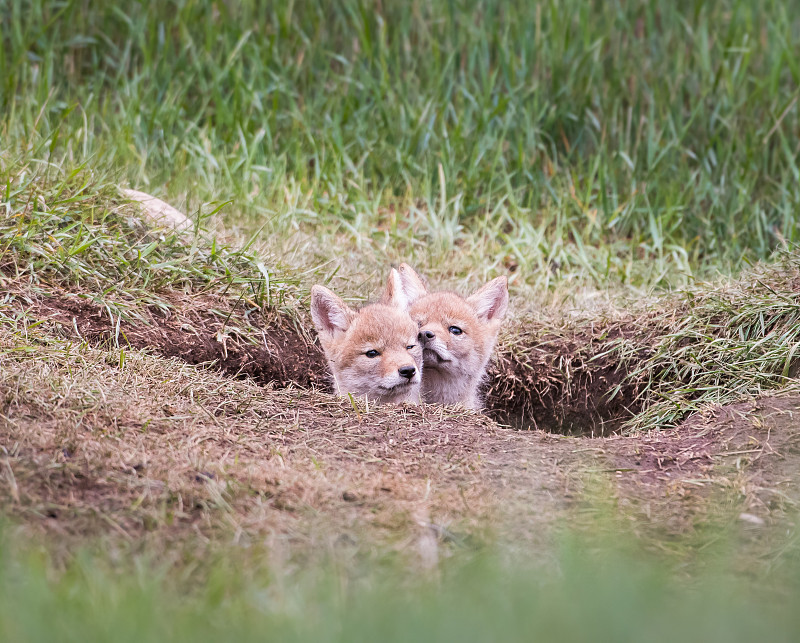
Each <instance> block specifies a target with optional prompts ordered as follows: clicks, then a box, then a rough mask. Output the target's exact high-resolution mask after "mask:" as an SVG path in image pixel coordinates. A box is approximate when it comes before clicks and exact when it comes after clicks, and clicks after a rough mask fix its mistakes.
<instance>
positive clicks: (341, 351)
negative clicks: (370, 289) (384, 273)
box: [311, 269, 422, 404]
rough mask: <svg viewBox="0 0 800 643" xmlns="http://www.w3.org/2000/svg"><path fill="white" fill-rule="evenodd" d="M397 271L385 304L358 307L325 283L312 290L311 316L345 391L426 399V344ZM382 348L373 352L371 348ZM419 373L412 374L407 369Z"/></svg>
mask: <svg viewBox="0 0 800 643" xmlns="http://www.w3.org/2000/svg"><path fill="white" fill-rule="evenodd" d="M407 304H408V302H407V300H405V299H404V294H403V291H402V289H401V287H400V278H399V274H398V273H397V271H396V270H394V269H393V270H392V272H391V274H390V275H389V281H388V283H387V286H386V292H385V293H384V296H383V298H382V300H381V303H379V304H371V305H368V306H365V307H363V308H361V309H360V310H358V311H356V310H353V309H352V308H350V307H349V306H347V304H345V303H344V302H343V301H342V300H341V299H340V298H339V297H337V296H336V295H335V294H333V293H332V292H331V291H330V290H328V289H327V288H325V287H324V286H314V287H313V288H312V289H311V316H312V318H313V319H314V325H315V326H316V328H317V332H318V333H319V338H320V343H321V344H322V349H323V351H325V357H327V359H328V364H329V366H330V369H331V373H333V380H334V386H335V388H336V392H337V393H338V394H339V395H347V394H348V393H352V394H353V395H356V396H358V397H365V398H367V399H368V400H370V401H373V400H374V401H377V402H411V403H414V404H417V403H419V402H420V383H421V379H422V346H421V345H420V344H419V342H418V341H417V325H416V323H414V321H413V320H412V319H411V317H410V316H409V314H408V312H407ZM372 350H374V351H377V352H378V353H379V354H378V355H377V356H375V357H368V356H367V353H368V352H369V351H372ZM411 368H413V369H414V372H413V375H412V376H411V377H405V376H403V372H406V373H410V370H409V369H411Z"/></svg>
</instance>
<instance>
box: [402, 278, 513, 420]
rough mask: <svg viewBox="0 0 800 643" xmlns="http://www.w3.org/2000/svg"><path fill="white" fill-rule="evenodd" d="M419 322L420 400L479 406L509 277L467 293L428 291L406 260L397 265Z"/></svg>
mask: <svg viewBox="0 0 800 643" xmlns="http://www.w3.org/2000/svg"><path fill="white" fill-rule="evenodd" d="M398 272H399V275H400V284H401V286H402V288H403V292H404V294H405V297H406V299H408V301H409V302H410V308H409V313H410V314H411V317H412V318H413V319H414V321H416V322H417V324H418V325H419V342H420V344H422V348H423V351H422V356H423V365H424V369H425V370H424V373H423V377H422V399H423V400H424V401H425V402H438V403H440V404H461V405H463V406H465V407H467V408H471V409H478V408H480V407H481V399H480V396H479V394H478V388H479V386H480V383H481V380H483V377H484V374H485V373H486V365H487V364H488V363H489V358H490V357H491V355H492V350H493V349H494V344H495V341H496V340H497V333H498V332H499V330H500V324H501V322H502V320H503V316H504V315H505V314H506V310H507V309H508V280H507V279H506V278H505V277H497V278H496V279H493V280H492V281H490V282H489V283H488V284H486V285H485V286H483V287H482V288H480V289H479V290H477V291H476V292H475V293H474V294H472V295H470V296H469V297H467V298H464V297H462V296H461V295H457V294H456V293H454V292H434V293H429V292H428V289H427V288H426V287H425V284H424V283H423V281H422V279H421V278H420V276H419V275H418V274H417V273H416V272H414V270H413V268H411V266H409V265H408V264H405V263H404V264H401V265H400V268H399V269H398Z"/></svg>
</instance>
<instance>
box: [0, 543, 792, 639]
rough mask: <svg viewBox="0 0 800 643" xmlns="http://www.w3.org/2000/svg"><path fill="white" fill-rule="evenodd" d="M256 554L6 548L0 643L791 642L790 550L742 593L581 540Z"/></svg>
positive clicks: (625, 550) (702, 575)
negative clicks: (359, 565) (431, 552)
mask: <svg viewBox="0 0 800 643" xmlns="http://www.w3.org/2000/svg"><path fill="white" fill-rule="evenodd" d="M718 553H719V552H718ZM118 554H119V552H118ZM254 558H257V557H256V556H255V554H254V552H253V551H249V552H245V551H242V550H237V549H235V548H233V549H231V550H229V551H228V553H227V554H226V555H225V557H223V558H220V559H216V560H214V561H193V562H192V563H190V564H187V565H184V566H181V567H179V568H177V569H175V568H172V569H167V568H163V567H159V566H158V565H154V564H152V563H148V562H147V560H146V557H144V556H138V557H137V556H133V557H132V558H127V557H126V558H125V560H124V562H123V563H120V561H117V562H116V563H114V564H109V560H108V559H107V558H104V557H101V558H99V559H98V558H96V557H92V556H90V555H78V556H77V557H75V558H74V559H73V560H72V561H71V562H69V563H67V564H66V566H64V567H61V568H59V569H58V570H56V569H55V567H54V565H53V563H52V562H51V561H49V560H48V558H47V557H46V556H45V555H42V554H36V553H34V552H32V551H30V549H28V550H25V549H23V550H22V551H20V549H19V548H15V547H12V546H10V545H9V543H8V541H6V543H5V544H4V546H3V552H2V558H0V561H1V562H0V637H2V638H3V640H7V641H16V642H20V643H22V642H27V641H53V640H59V641H115V642H122V641H131V642H133V641H135V642H137V643H138V642H140V641H151V640H152V641H156V640H162V641H163V640H169V641H218V640H228V641H250V640H252V641H256V640H258V641H264V640H275V641H342V642H350V641H538V640H547V641H616V642H621V641H703V642H706V643H708V642H713V641H721V642H722V641H724V642H727V643H730V642H734V641H756V640H761V641H795V640H797V637H798V635H800V615H798V613H797V610H796V605H797V600H798V598H800V574H799V573H798V572H800V561H798V557H797V550H796V546H794V548H792V549H791V550H789V551H784V552H783V553H782V554H781V556H780V560H778V561H776V563H775V564H774V565H773V569H774V570H779V571H778V572H773V574H772V576H771V577H763V576H758V577H757V578H755V579H751V582H750V583H742V582H741V575H740V576H738V577H736V578H735V577H733V576H731V575H730V573H729V572H730V570H729V569H727V568H726V567H725V565H724V564H722V563H721V562H720V559H719V557H718V556H715V555H714V554H713V553H711V552H705V553H704V554H703V555H702V558H704V559H706V560H707V561H709V560H710V561H711V564H710V565H706V566H702V565H699V564H698V566H697V567H694V566H692V567H691V568H685V569H683V570H682V571H681V573H680V574H676V573H675V570H674V569H672V570H670V569H668V567H667V566H666V564H665V563H664V561H663V560H659V559H657V558H654V557H653V556H652V555H650V554H644V553H643V552H642V551H640V550H637V549H635V548H633V547H632V546H627V545H621V544H619V542H617V543H616V544H613V545H611V544H609V542H606V543H605V544H603V545H600V544H599V543H598V542H596V539H595V540H594V541H592V540H591V539H585V538H578V537H572V538H568V539H567V540H566V544H565V545H564V546H563V547H562V548H561V550H560V551H558V552H556V553H555V554H554V556H552V557H549V558H550V560H549V561H548V562H547V564H546V565H544V566H543V565H542V564H541V560H540V561H539V563H538V564H534V563H533V562H532V561H530V560H525V559H524V557H523V558H522V559H517V560H514V561H513V562H512V561H510V560H508V558H506V557H503V556H494V555H492V554H488V553H482V554H473V555H468V556H466V557H465V556H463V555H462V556H459V557H457V558H454V559H451V560H450V561H448V562H447V563H445V564H444V565H443V566H442V568H441V571H440V573H439V574H433V573H432V574H431V575H430V576H427V577H426V576H424V575H423V576H418V575H417V574H415V573H412V572H410V571H409V570H408V569H402V568H397V566H396V565H393V564H392V563H387V565H386V566H384V567H382V568H371V569H370V570H369V571H366V570H362V572H363V573H361V574H354V573H353V569H352V568H351V569H349V570H348V571H347V572H344V571H343V570H342V569H340V568H339V569H337V568H336V567H335V566H331V567H328V568H327V569H324V570H322V569H317V570H305V571H302V572H294V573H291V574H287V572H286V571H285V570H281V571H280V572H278V574H277V575H275V574H273V573H272V570H271V569H269V567H268V566H267V565H265V564H263V563H256V564H253V559H254ZM698 569H701V570H703V571H700V572H698V571H697V570H698ZM199 577H202V578H203V580H202V581H198V578H199ZM732 580H733V581H734V582H731V581H732Z"/></svg>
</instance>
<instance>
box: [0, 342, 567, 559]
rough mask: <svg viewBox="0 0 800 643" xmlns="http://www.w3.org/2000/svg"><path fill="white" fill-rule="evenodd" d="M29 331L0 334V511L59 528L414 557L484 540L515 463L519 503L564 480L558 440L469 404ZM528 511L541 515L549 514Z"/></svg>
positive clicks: (66, 533) (548, 515)
mask: <svg viewBox="0 0 800 643" xmlns="http://www.w3.org/2000/svg"><path fill="white" fill-rule="evenodd" d="M37 330H38V329H34V330H30V331H29V335H28V339H27V340H25V339H23V338H22V337H21V336H20V335H19V334H15V333H13V332H12V331H10V330H9V329H8V328H3V329H2V330H0V400H2V410H0V413H2V416H0V427H2V428H0V432H1V433H2V443H3V446H4V451H5V456H4V460H3V481H4V486H5V487H6V489H7V491H8V493H7V495H6V496H5V497H6V504H7V510H10V511H11V513H12V515H15V516H16V517H17V518H19V519H22V520H24V521H25V522H26V523H28V524H30V525H34V526H36V528H37V529H43V530H45V531H48V532H50V531H52V532H55V533H58V534H60V535H61V536H62V537H64V538H65V539H67V540H69V538H70V537H74V539H81V538H85V537H86V536H87V535H89V534H93V533H94V534H98V533H107V532H111V533H112V534H113V533H116V534H117V535H118V536H120V537H122V538H124V539H126V540H133V539H135V540H139V539H141V540H142V542H147V541H149V542H151V543H152V542H162V541H169V540H171V539H173V540H174V539H177V540H181V539H183V538H185V536H186V535H187V534H191V535H192V537H194V536H198V535H199V536H201V538H200V539H198V543H203V542H204V541H206V539H212V540H213V539H217V540H218V539H220V538H223V539H232V540H233V541H234V542H251V541H254V540H255V541H261V540H263V539H264V538H266V539H268V540H269V541H270V543H271V545H272V548H273V550H274V551H276V552H280V551H285V552H290V553H296V551H301V552H302V553H304V554H305V555H307V554H310V553H313V552H321V553H331V552H332V551H335V550H336V548H337V547H338V546H340V545H344V546H345V548H346V549H348V548H349V549H352V548H353V547H356V548H357V549H360V548H364V549H365V550H367V551H368V550H370V548H371V547H372V546H373V545H374V543H376V542H379V543H384V545H389V546H394V547H397V548H398V549H399V550H401V551H411V552H416V551H417V549H418V548H419V547H420V546H421V545H420V543H421V542H422V543H424V542H425V541H426V539H429V537H430V534H434V535H436V536H437V537H438V538H439V540H440V541H441V542H442V543H445V542H451V543H460V542H461V539H462V536H459V535H458V534H464V533H466V532H469V533H470V534H472V537H473V538H474V537H478V539H479V540H480V539H481V538H482V536H481V534H486V529H487V525H489V524H491V523H492V518H493V517H496V516H497V515H498V512H502V509H501V508H500V507H501V503H500V502H499V501H498V494H499V493H501V490H502V488H503V487H504V486H505V485H506V484H508V483H513V481H514V480H515V479H518V478H519V476H520V475H522V476H530V480H531V482H533V483H534V486H533V488H532V489H531V490H530V492H529V493H528V494H527V498H528V500H531V499H532V498H535V497H537V496H539V495H542V494H543V490H542V488H541V487H542V486H544V487H545V489H546V488H549V487H553V488H555V487H557V486H558V482H557V481H558V479H560V478H561V476H562V474H561V473H560V472H559V471H557V470H556V468H555V467H554V466H553V457H554V453H553V449H556V450H557V451H560V450H561V449H558V445H559V443H558V442H557V441H555V442H552V440H554V439H550V438H547V437H545V436H542V435H530V436H529V437H528V439H525V440H522V441H521V440H519V435H518V434H516V433H515V432H513V431H510V430H508V429H504V428H501V427H498V426H497V425H495V424H494V423H492V422H491V421H489V420H488V419H487V418H485V417H482V416H480V415H475V414H471V413H466V412H463V411H454V410H452V409H445V408H441V407H423V408H415V407H409V408H399V409H395V408H393V407H383V408H364V407H353V406H352V405H351V404H350V403H349V402H348V401H343V400H340V399H337V398H334V397H331V396H328V395H324V394H317V393H313V392H309V391H303V390H299V389H292V388H289V389H283V390H272V389H270V388H266V389H265V388H261V387H259V386H257V385H255V384H253V383H252V382H250V381H236V380H231V379H229V378H225V377H223V376H220V375H218V374H216V373H214V372H212V371H208V370H203V369H197V368H195V367H192V366H189V365H187V364H185V363H183V362H180V361H177V360H165V359H161V358H158V357H154V356H149V355H146V354H144V353H140V352H137V351H132V350H116V349H115V350H110V351H104V350H98V349H94V348H91V347H89V346H87V345H85V344H74V343H69V342H63V341H58V340H52V339H48V338H47V336H45V335H41V334H40V333H37ZM37 334H38V335H39V336H38V337H36V335H37ZM545 444H547V445H550V446H549V447H547V448H546V449H544V450H543V451H542V452H541V453H540V454H539V455H538V457H537V453H536V451H537V448H539V447H541V446H542V445H545ZM553 445H555V446H553ZM565 453H568V451H567V450H565ZM529 467H533V468H534V469H533V471H529V470H528V468H529ZM542 497H544V496H543V495H542ZM539 502H541V500H540V501H539ZM539 509H540V510H541V511H540V512H537V513H538V514H539V515H540V517H541V519H540V523H541V524H542V525H544V524H545V523H549V522H550V521H552V520H553V519H554V518H555V516H556V515H557V512H554V511H551V509H552V508H548V509H547V510H545V509H544V507H542V506H540V507H539ZM435 542H436V538H434V543H435ZM295 545H299V546H298V547H295ZM198 546H202V545H201V544H198ZM428 555H430V552H429V553H428ZM433 555H436V546H435V544H434V547H433Z"/></svg>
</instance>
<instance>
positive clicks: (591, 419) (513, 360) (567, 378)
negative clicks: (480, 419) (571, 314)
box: [486, 319, 652, 435]
mask: <svg viewBox="0 0 800 643" xmlns="http://www.w3.org/2000/svg"><path fill="white" fill-rule="evenodd" d="M559 330H560V332H558V333H555V332H553V325H552V324H543V323H541V322H536V321H535V320H524V319H523V320H518V321H517V324H516V325H515V327H514V328H513V329H510V330H509V331H508V333H507V334H506V336H505V337H504V341H503V342H502V343H501V346H500V348H499V349H498V351H497V355H496V357H495V361H494V365H493V367H492V369H491V370H490V372H489V378H488V382H487V387H486V403H487V407H488V409H490V410H491V411H492V412H493V414H494V415H495V416H496V417H498V419H501V420H503V421H506V422H508V423H510V424H512V425H514V426H517V427H520V428H537V429H542V430H545V431H551V432H556V433H568V434H575V435H587V434H589V435H607V434H609V433H611V432H613V431H615V430H616V429H618V428H619V426H620V425H621V424H622V423H623V422H624V421H625V420H628V419H630V418H631V417H632V416H633V415H634V414H635V413H637V412H638V411H639V410H640V408H641V403H640V402H639V400H638V394H639V389H638V386H637V384H636V383H634V382H631V381H629V380H628V379H627V375H628V365H627V364H623V363H621V362H620V360H619V356H618V353H617V352H616V351H614V350H613V349H614V348H615V347H616V346H618V344H619V343H620V342H625V341H631V342H633V341H636V342H638V344H639V345H646V338H645V337H643V335H644V334H645V333H647V332H652V329H651V328H649V327H648V326H646V325H642V324H635V323H633V322H632V321H605V322H604V321H603V320H600V321H599V322H598V323H597V324H572V325H568V326H566V327H564V328H562V329H559Z"/></svg>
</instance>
